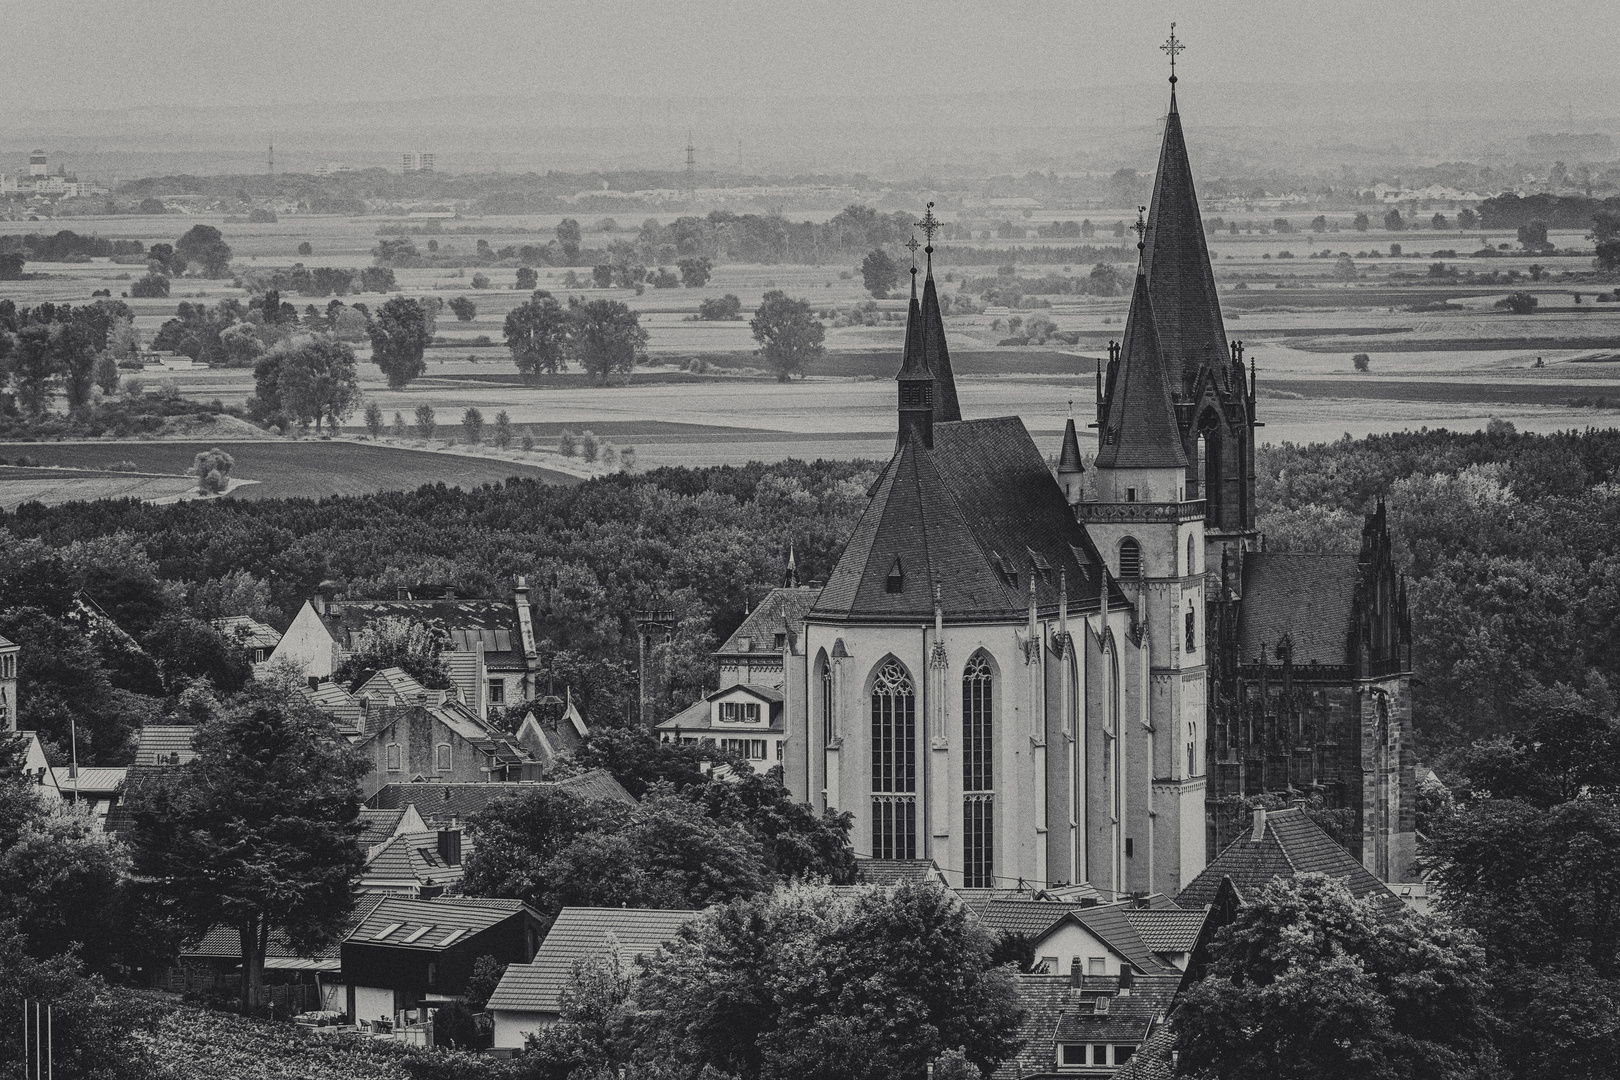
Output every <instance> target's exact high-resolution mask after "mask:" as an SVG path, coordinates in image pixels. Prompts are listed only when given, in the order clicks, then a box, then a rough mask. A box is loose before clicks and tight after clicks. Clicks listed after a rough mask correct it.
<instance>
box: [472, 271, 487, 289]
mask: <svg viewBox="0 0 1620 1080" xmlns="http://www.w3.org/2000/svg"><path fill="white" fill-rule="evenodd" d="M472 287H473V288H475V289H487V288H489V275H488V274H484V273H478V274H474V275H473V276H472Z"/></svg>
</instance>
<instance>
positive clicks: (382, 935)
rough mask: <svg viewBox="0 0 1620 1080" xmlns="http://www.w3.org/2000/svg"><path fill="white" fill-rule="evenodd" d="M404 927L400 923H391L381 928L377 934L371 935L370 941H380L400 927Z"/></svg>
mask: <svg viewBox="0 0 1620 1080" xmlns="http://www.w3.org/2000/svg"><path fill="white" fill-rule="evenodd" d="M404 925H405V924H404V923H402V922H391V923H389V924H388V925H387V926H385V927H383V928H382V929H381V930H380V931H378V932H377V933H375V934H373V935H371V940H372V941H381V940H382V939H383V938H385V937H387V936H388V935H389V934H392V933H393V932H394V931H395V930H398V929H399V928H400V927H402V926H404Z"/></svg>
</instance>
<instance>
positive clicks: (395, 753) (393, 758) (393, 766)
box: [388, 743, 400, 772]
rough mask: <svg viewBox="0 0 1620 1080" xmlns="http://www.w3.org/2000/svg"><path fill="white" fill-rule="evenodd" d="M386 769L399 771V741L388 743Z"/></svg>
mask: <svg viewBox="0 0 1620 1080" xmlns="http://www.w3.org/2000/svg"><path fill="white" fill-rule="evenodd" d="M388 771H389V772H399V771H400V763H399V743H389V744H388Z"/></svg>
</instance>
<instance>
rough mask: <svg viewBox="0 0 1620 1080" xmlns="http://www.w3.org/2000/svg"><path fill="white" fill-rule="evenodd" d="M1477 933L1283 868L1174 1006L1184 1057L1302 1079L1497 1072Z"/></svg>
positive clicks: (1196, 1064)
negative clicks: (1391, 914) (1389, 913)
mask: <svg viewBox="0 0 1620 1080" xmlns="http://www.w3.org/2000/svg"><path fill="white" fill-rule="evenodd" d="M1489 993H1490V987H1489V984H1488V983H1487V981H1486V978H1485V954H1484V950H1483V949H1481V948H1480V946H1479V944H1478V941H1477V939H1476V938H1475V937H1474V935H1473V934H1471V933H1470V932H1468V931H1466V930H1459V929H1454V928H1452V927H1450V926H1449V925H1446V924H1444V923H1440V922H1438V921H1433V920H1428V919H1422V918H1419V917H1416V916H1407V915H1403V916H1401V917H1397V918H1394V919H1388V918H1386V917H1384V916H1382V915H1381V914H1380V913H1379V909H1378V907H1377V905H1376V903H1375V902H1374V901H1373V900H1371V899H1368V900H1357V899H1356V898H1354V897H1353V896H1351V895H1350V892H1349V890H1348V889H1346V888H1345V886H1344V885H1343V884H1342V883H1340V882H1338V881H1336V880H1334V879H1332V878H1330V877H1328V876H1327V875H1325V874H1300V875H1298V876H1296V877H1293V878H1288V879H1284V878H1277V879H1274V880H1273V881H1272V882H1271V884H1269V885H1267V886H1265V887H1264V888H1263V889H1262V890H1261V891H1260V893H1259V894H1258V895H1257V896H1256V897H1254V898H1253V900H1252V902H1251V903H1249V904H1247V905H1245V906H1244V907H1243V908H1242V909H1240V910H1239V912H1238V916H1237V921H1236V922H1235V923H1233V924H1232V925H1230V926H1227V927H1225V928H1223V929H1222V930H1221V931H1220V932H1219V934H1218V935H1217V936H1216V938H1215V942H1214V945H1213V946H1212V948H1211V952H1210V966H1209V974H1208V976H1207V977H1206V978H1205V979H1204V980H1203V981H1202V982H1200V983H1198V984H1197V985H1196V986H1194V987H1193V988H1192V989H1191V990H1190V991H1189V992H1188V993H1187V995H1186V997H1185V999H1184V1001H1183V1004H1182V1006H1181V1008H1180V1009H1178V1010H1177V1011H1176V1012H1175V1013H1174V1014H1173V1015H1172V1018H1171V1024H1172V1026H1173V1027H1174V1029H1175V1031H1176V1040H1177V1049H1178V1051H1179V1053H1180V1057H1181V1068H1182V1069H1184V1070H1185V1071H1187V1072H1189V1073H1191V1074H1194V1075H1200V1076H1207V1077H1211V1078H1222V1080H1224V1078H1227V1077H1231V1078H1237V1077H1250V1076H1268V1077H1271V1076H1274V1077H1281V1078H1295V1077H1297V1078H1299V1080H1306V1078H1310V1080H1334V1078H1344V1080H1351V1078H1359V1077H1374V1076H1375V1077H1436V1078H1440V1077H1444V1078H1447V1080H1452V1078H1455V1080H1461V1078H1467V1077H1479V1078H1481V1080H1483V1078H1485V1077H1490V1076H1492V1075H1494V1072H1493V1068H1492V1066H1493V1060H1492V1056H1493V1054H1492V1046H1491V1041H1490V1022H1491V1018H1490V1010H1489Z"/></svg>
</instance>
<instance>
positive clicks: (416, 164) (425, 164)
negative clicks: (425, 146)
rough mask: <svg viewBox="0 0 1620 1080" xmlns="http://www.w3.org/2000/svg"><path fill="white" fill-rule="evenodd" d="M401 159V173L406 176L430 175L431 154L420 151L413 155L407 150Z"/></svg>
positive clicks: (431, 167)
mask: <svg viewBox="0 0 1620 1080" xmlns="http://www.w3.org/2000/svg"><path fill="white" fill-rule="evenodd" d="M402 157H403V159H404V170H403V171H404V172H405V175H407V176H409V175H410V174H411V173H430V172H432V171H433V155H432V154H429V153H426V152H424V151H421V150H418V151H415V152H414V153H413V152H412V151H410V150H407V151H405V153H404V154H403V155H402Z"/></svg>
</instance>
